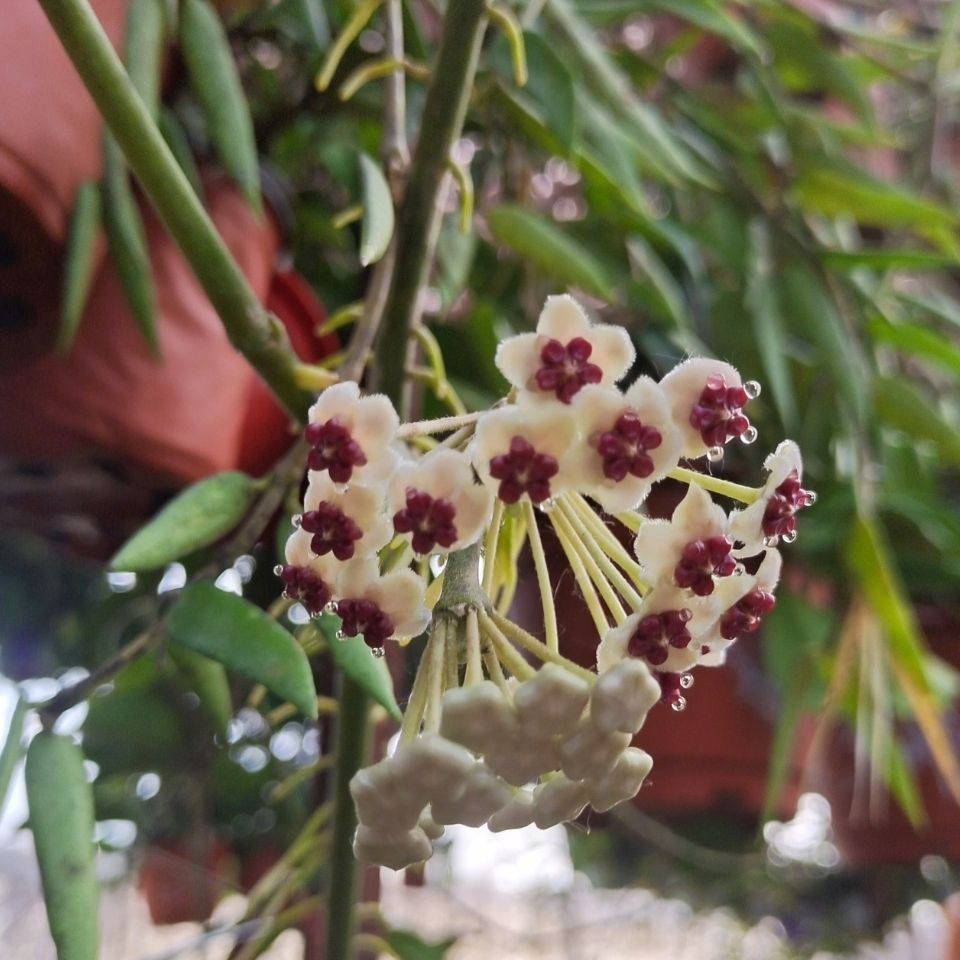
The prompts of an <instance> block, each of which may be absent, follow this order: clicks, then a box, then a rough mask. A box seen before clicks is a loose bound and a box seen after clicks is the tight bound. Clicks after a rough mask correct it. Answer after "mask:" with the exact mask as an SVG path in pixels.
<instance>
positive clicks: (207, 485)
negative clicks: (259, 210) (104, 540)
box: [110, 470, 256, 572]
mask: <svg viewBox="0 0 960 960" xmlns="http://www.w3.org/2000/svg"><path fill="white" fill-rule="evenodd" d="M255 492H256V489H255V486H254V481H253V480H252V479H251V478H250V477H248V476H247V475H246V474H245V473H239V472H237V471H232V470H231V471H228V472H226V473H217V474H214V475H213V476H212V477H207V478H206V479H205V480H201V481H199V482H198V483H195V484H194V485H193V486H192V487H187V489H186V490H184V491H183V493H181V494H179V495H178V496H177V497H175V498H174V499H173V500H171V501H170V503H168V504H167V505H166V506H165V507H164V508H163V509H162V510H161V511H160V512H159V513H158V514H157V515H156V516H155V517H154V518H153V519H152V520H151V521H150V522H149V523H148V524H147V525H146V526H145V527H143V528H142V529H140V530H138V531H137V532H136V533H135V534H134V535H133V537H131V539H130V540H128V541H127V542H126V543H125V544H124V545H123V546H122V547H121V548H120V551H119V552H118V553H117V554H116V556H115V557H114V558H113V559H112V560H111V561H110V566H111V567H113V569H114V570H134V571H137V572H139V571H142V570H156V569H157V568H158V567H162V566H164V565H165V564H167V563H172V562H173V561H174V560H179V559H180V558H181V557H184V556H186V555H187V554H188V553H193V551H194V550H199V549H200V548H201V547H206V546H208V545H209V544H211V543H214V542H216V541H217V540H219V539H220V538H221V537H222V536H223V535H224V534H225V533H228V532H229V531H230V530H232V529H233V528H234V527H235V526H236V525H237V524H238V523H239V522H240V520H241V519H243V516H244V514H246V512H247V510H248V509H249V508H250V504H251V503H252V502H253V497H254V494H255Z"/></svg>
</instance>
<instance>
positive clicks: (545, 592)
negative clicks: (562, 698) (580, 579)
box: [523, 497, 560, 653]
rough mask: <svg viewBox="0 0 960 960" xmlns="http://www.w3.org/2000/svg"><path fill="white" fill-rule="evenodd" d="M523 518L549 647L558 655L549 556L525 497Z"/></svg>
mask: <svg viewBox="0 0 960 960" xmlns="http://www.w3.org/2000/svg"><path fill="white" fill-rule="evenodd" d="M523 516H524V519H525V520H526V521H527V537H528V538H529V540H530V552H531V554H532V555H533V566H534V569H535V570H536V572H537V586H539V588H540V602H541V603H542V604H543V628H544V631H545V633H546V635H547V646H548V647H549V648H550V649H551V650H552V651H553V652H554V653H557V652H558V651H559V650H560V636H559V632H558V630H557V610H556V607H555V606H554V603H553V586H552V585H551V583H550V570H549V568H548V567H547V555H546V553H544V550H543V541H542V540H541V539H540V528H539V527H538V526H537V515H536V513H535V511H534V509H533V504H532V503H531V502H530V500H529V499H528V498H526V497H524V500H523Z"/></svg>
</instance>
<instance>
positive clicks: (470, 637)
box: [463, 610, 483, 687]
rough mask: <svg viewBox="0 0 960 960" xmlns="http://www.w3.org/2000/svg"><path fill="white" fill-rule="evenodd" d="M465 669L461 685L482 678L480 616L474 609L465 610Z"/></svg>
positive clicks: (468, 685)
mask: <svg viewBox="0 0 960 960" xmlns="http://www.w3.org/2000/svg"><path fill="white" fill-rule="evenodd" d="M466 636H467V669H466V672H465V673H464V675H463V685H464V686H465V687H472V686H474V685H476V684H478V683H480V681H481V680H483V654H482V650H481V644H480V618H479V615H478V614H477V611H476V610H468V611H467V629H466Z"/></svg>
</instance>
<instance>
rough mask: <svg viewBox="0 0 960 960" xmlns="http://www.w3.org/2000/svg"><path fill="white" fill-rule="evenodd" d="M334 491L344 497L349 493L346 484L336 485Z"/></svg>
mask: <svg viewBox="0 0 960 960" xmlns="http://www.w3.org/2000/svg"><path fill="white" fill-rule="evenodd" d="M333 489H334V490H335V491H336V492H337V493H338V494H339V495H340V496H343V494H345V493H346V492H347V485H346V484H345V483H335V484H334V485H333Z"/></svg>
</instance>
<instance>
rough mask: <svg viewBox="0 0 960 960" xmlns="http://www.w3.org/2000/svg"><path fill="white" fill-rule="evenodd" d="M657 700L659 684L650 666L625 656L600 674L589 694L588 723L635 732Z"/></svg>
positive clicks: (612, 730)
mask: <svg viewBox="0 0 960 960" xmlns="http://www.w3.org/2000/svg"><path fill="white" fill-rule="evenodd" d="M659 699H660V684H659V683H657V681H656V680H655V679H654V677H653V674H652V673H651V672H650V669H649V667H647V665H646V664H645V663H644V662H643V661H642V660H639V659H635V658H633V657H628V658H627V659H625V660H621V661H620V663H618V664H617V665H616V666H615V667H613V668H612V669H610V670H608V671H607V672H606V673H603V674H601V675H600V676H599V677H598V678H597V682H596V684H595V685H594V688H593V693H592V694H591V696H590V722H591V724H593V726H595V727H597V729H599V730H604V731H607V732H610V733H613V732H617V733H636V732H637V731H638V730H639V729H640V727H641V726H643V721H644V719H645V718H646V716H647V711H648V710H649V709H650V708H651V707H652V706H653V705H654V704H655V703H656V702H657V701H658V700H659Z"/></svg>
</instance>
